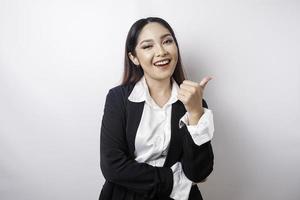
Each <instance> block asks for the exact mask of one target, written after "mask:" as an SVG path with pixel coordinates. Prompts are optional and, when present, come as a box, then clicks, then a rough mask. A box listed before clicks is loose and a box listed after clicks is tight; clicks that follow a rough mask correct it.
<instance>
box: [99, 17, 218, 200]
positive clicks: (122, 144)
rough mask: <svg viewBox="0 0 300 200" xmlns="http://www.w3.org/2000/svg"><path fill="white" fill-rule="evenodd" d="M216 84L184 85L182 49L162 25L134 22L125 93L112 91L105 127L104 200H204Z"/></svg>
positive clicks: (120, 89) (210, 160) (127, 51)
mask: <svg viewBox="0 0 300 200" xmlns="http://www.w3.org/2000/svg"><path fill="white" fill-rule="evenodd" d="M209 80H210V77H206V78H204V79H203V80H202V81H201V82H200V83H196V82H192V81H189V80H185V76H184V73H183V69H182V64H181V58H180V53H179V48H178V43H177V40H176V37H175V34H174V32H173V30H172V28H171V27H170V25H169V24H168V23H167V22H166V21H164V20H163V19H161V18H155V17H149V18H146V19H140V20H138V21H136V22H135V23H134V24H133V25H132V27H131V28H130V30H129V32H128V35H127V40H126V49H125V63H124V76H123V82H122V84H121V85H119V86H117V87H114V88H112V89H110V90H109V92H108V94H107V97H106V103H105V108H104V114H103V118H102V126H101V144H100V152H101V155H100V159H101V170H102V173H103V175H104V177H105V179H106V182H105V183H104V185H103V188H102V191H101V194H100V197H99V199H101V200H120V199H122V200H127V199H128V200H129V199H131V200H140V199H144V200H148V199H149V200H150V199H151V200H156V199H164V200H167V199H168V200H170V199H176V200H187V199H189V200H201V199H202V197H201V193H200V191H199V189H198V187H197V185H196V184H195V183H198V182H202V181H204V180H205V179H206V178H207V176H208V175H209V174H210V173H211V171H212V169H213V159H214V156H213V151H212V147H211V143H210V140H211V139H212V137H213V132H214V125H213V115H212V111H211V110H209V109H208V108H207V104H206V102H205V101H204V100H203V99H202V96H203V90H204V88H205V85H206V84H207V82H208V81H209Z"/></svg>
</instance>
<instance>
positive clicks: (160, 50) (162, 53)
mask: <svg viewBox="0 0 300 200" xmlns="http://www.w3.org/2000/svg"><path fill="white" fill-rule="evenodd" d="M156 55H157V56H160V57H163V56H165V55H167V51H166V49H165V48H164V47H163V46H162V45H158V47H157V50H156Z"/></svg>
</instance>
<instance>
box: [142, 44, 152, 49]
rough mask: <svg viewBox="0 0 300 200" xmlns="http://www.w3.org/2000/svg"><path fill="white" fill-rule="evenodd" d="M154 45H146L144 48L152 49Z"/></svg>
mask: <svg viewBox="0 0 300 200" xmlns="http://www.w3.org/2000/svg"><path fill="white" fill-rule="evenodd" d="M151 47H152V45H145V46H142V49H150V48H151Z"/></svg>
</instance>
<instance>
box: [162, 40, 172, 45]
mask: <svg viewBox="0 0 300 200" xmlns="http://www.w3.org/2000/svg"><path fill="white" fill-rule="evenodd" d="M164 43H166V44H171V43H173V39H167V40H165V41H164Z"/></svg>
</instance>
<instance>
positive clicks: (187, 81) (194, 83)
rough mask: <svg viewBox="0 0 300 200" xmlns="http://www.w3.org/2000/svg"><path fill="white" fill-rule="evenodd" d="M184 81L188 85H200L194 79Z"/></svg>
mask: <svg viewBox="0 0 300 200" xmlns="http://www.w3.org/2000/svg"><path fill="white" fill-rule="evenodd" d="M182 83H184V84H186V85H190V86H196V87H197V86H198V83H197V82H193V81H190V80H184V81H183V82H182Z"/></svg>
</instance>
